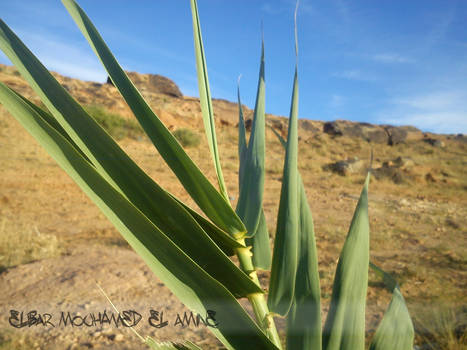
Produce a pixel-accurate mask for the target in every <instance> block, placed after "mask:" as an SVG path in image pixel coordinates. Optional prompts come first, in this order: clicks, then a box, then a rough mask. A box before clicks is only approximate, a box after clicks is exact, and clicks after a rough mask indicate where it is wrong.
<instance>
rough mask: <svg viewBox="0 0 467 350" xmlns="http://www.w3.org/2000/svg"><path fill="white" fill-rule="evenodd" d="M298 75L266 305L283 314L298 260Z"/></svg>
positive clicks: (294, 86) (295, 82)
mask: <svg viewBox="0 0 467 350" xmlns="http://www.w3.org/2000/svg"><path fill="white" fill-rule="evenodd" d="M297 124H298V74H297V67H296V68H295V75H294V84H293V92H292V103H291V108H290V118H289V133H288V136H287V149H286V153H285V162H284V172H283V176H282V188H281V198H280V202H279V212H278V216H277V230H276V238H275V242H274V254H273V259H272V268H271V280H270V282H269V297H268V306H269V310H271V312H274V313H276V314H279V315H282V316H285V315H286V314H287V313H288V312H289V310H290V307H291V305H292V301H293V296H294V290H295V279H296V272H297V260H298V231H299V221H298V210H299V207H298V193H299V192H298V165H297V157H298V155H297V154H298V131H297Z"/></svg>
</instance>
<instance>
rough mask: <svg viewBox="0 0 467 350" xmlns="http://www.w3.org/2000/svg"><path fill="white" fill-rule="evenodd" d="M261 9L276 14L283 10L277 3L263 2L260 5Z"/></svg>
mask: <svg viewBox="0 0 467 350" xmlns="http://www.w3.org/2000/svg"><path fill="white" fill-rule="evenodd" d="M261 11H262V12H264V13H267V14H268V15H277V14H279V13H282V12H283V11H284V8H283V7H278V6H277V5H273V4H271V3H265V4H263V5H262V6H261Z"/></svg>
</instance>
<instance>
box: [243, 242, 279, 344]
mask: <svg viewBox="0 0 467 350" xmlns="http://www.w3.org/2000/svg"><path fill="white" fill-rule="evenodd" d="M239 242H240V243H242V244H243V245H244V244H245V240H244V239H241V240H239ZM250 249H251V247H247V248H238V249H236V251H235V252H236V254H237V256H238V260H239V262H240V267H241V269H242V270H243V272H245V273H246V274H247V275H248V277H250V279H251V280H252V281H253V282H255V283H256V284H257V285H258V286H260V287H261V285H260V283H259V279H258V275H257V273H256V269H255V268H254V266H253V261H252V260H251V256H252V254H251V251H250ZM247 297H248V300H249V301H250V303H251V305H252V307H253V312H254V313H255V317H256V320H257V322H258V324H259V326H260V327H261V329H262V330H263V331H264V332H265V333H266V335H267V336H268V338H269V339H270V340H271V341H272V342H273V343H274V344H275V345H276V346H277V347H278V348H279V349H282V345H281V340H280V338H279V334H278V333H277V329H276V325H275V323H274V319H273V317H272V315H271V314H270V313H269V308H268V304H267V302H266V300H265V298H264V294H262V293H253V294H248V295H247Z"/></svg>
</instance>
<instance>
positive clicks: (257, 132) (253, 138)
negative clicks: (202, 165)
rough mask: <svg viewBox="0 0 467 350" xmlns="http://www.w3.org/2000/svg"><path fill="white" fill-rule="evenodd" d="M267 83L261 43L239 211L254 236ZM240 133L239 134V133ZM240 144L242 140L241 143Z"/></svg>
mask: <svg viewBox="0 0 467 350" xmlns="http://www.w3.org/2000/svg"><path fill="white" fill-rule="evenodd" d="M264 113H265V82H264V42H262V43H261V61H260V70H259V77H258V88H257V93H256V103H255V112H254V117H253V123H252V127H251V134H250V139H249V141H248V146H247V149H246V154H245V159H244V163H243V164H242V165H241V171H242V181H241V183H240V195H239V197H238V202H237V208H236V212H237V214H238V216H239V217H240V219H242V221H243V223H244V224H245V226H246V228H247V231H248V235H247V237H253V236H254V234H255V233H256V231H257V227H258V224H259V221H260V217H261V210H262V207H263V191H264V158H265V139H266V137H265V116H264ZM240 132H241V130H240V131H239V133H240ZM240 142H241V141H240Z"/></svg>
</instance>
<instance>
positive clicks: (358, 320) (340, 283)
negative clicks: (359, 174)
mask: <svg viewBox="0 0 467 350" xmlns="http://www.w3.org/2000/svg"><path fill="white" fill-rule="evenodd" d="M369 181H370V174H368V175H367V177H366V180H365V184H364V186H363V190H362V193H361V195H360V199H359V201H358V204H357V208H356V209H355V213H354V216H353V219H352V223H351V225H350V229H349V233H348V234H347V238H346V240H345V243H344V248H343V249H342V252H341V255H340V258H339V263H338V264H337V270H336V276H335V279H334V285H333V289H332V297H331V305H330V309H329V312H328V316H327V319H326V323H325V326H324V332H323V349H324V350H338V349H339V350H363V349H364V346H365V301H366V292H367V286H368V264H369V239H370V226H369V221H368V184H369Z"/></svg>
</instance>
